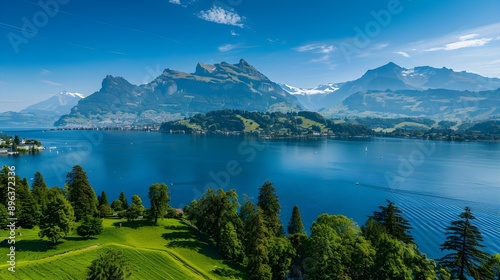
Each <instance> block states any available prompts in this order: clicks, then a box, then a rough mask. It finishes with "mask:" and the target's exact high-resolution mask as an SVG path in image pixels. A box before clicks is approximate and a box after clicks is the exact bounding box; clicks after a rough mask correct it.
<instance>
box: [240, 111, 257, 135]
mask: <svg viewBox="0 0 500 280" xmlns="http://www.w3.org/2000/svg"><path fill="white" fill-rule="evenodd" d="M236 116H237V117H238V118H240V119H241V120H242V121H243V124H244V125H245V130H243V131H244V132H256V131H259V130H260V126H259V124H258V123H256V122H255V121H253V120H251V119H246V118H244V117H242V116H241V115H236Z"/></svg>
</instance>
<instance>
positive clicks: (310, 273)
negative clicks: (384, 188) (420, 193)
mask: <svg viewBox="0 0 500 280" xmlns="http://www.w3.org/2000/svg"><path fill="white" fill-rule="evenodd" d="M238 210H239V211H238ZM280 211H281V206H280V203H279V198H278V196H277V194H276V189H275V188H274V186H273V184H272V183H271V182H265V183H264V184H263V185H262V187H260V189H259V196H258V199H257V204H254V203H253V202H252V201H249V200H248V199H247V198H246V197H245V198H244V203H243V205H240V204H239V203H238V195H237V193H236V191H235V190H228V191H225V190H223V189H218V190H215V189H208V190H207V191H206V192H205V193H204V194H203V196H202V197H201V198H200V199H199V200H194V201H192V202H191V204H190V205H188V206H187V207H186V208H185V214H186V218H187V220H188V222H189V223H191V224H192V225H193V226H194V227H196V228H197V229H198V230H199V231H200V232H201V233H204V234H206V235H207V236H209V237H210V238H213V240H214V243H215V246H216V248H217V250H218V251H219V253H220V254H221V255H222V256H223V257H224V258H226V259H229V260H234V261H237V262H241V263H243V264H244V265H246V267H247V269H248V279H255V280H262V279H273V280H274V279H276V280H278V279H290V278H292V279H318V280H319V279H321V280H323V279H339V280H340V279H352V280H354V279H360V280H361V279H363V280H370V279H377V280H378V279H422V280H424V279H425V280H427V279H441V280H446V279H459V280H464V279H469V278H468V277H472V278H474V279H492V280H493V279H494V280H499V279H500V254H495V255H492V256H490V255H488V254H487V253H485V252H484V251H482V248H483V247H484V246H483V245H482V244H481V242H482V236H481V233H480V231H479V229H478V228H477V227H476V226H474V225H473V221H474V219H475V217H474V216H473V215H472V213H471V210H470V209H469V208H468V207H466V208H465V210H464V212H463V213H461V214H460V216H459V217H460V219H459V220H456V221H453V222H451V225H450V226H449V227H447V228H446V237H445V242H444V243H443V244H442V245H441V250H442V251H445V252H447V254H446V255H445V256H444V257H443V258H442V259H440V260H438V262H436V261H434V260H431V259H429V258H427V256H426V255H425V254H423V253H421V252H420V251H419V249H418V247H417V244H415V242H414V240H413V238H412V236H411V234H410V230H411V226H410V223H409V222H408V221H407V220H406V219H405V218H403V215H402V210H401V209H400V208H399V207H397V206H396V205H395V204H394V203H393V202H391V201H389V200H388V201H387V205H384V206H380V207H379V209H378V210H377V211H374V212H373V214H372V215H371V216H369V217H368V220H367V221H366V223H365V224H364V225H363V226H362V227H359V226H358V225H357V224H356V223H355V222H354V221H353V220H351V219H349V218H347V217H345V216H343V215H329V214H321V215H319V216H318V218H317V220H316V221H314V222H313V224H312V227H311V230H310V235H309V236H308V235H307V234H306V232H305V229H304V225H303V223H302V218H301V215H300V210H299V208H298V206H294V207H293V209H292V215H291V218H290V221H289V222H288V225H287V227H286V231H287V232H285V227H284V226H283V224H282V222H281V219H280V216H279V215H280Z"/></svg>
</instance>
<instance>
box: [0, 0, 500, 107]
mask: <svg viewBox="0 0 500 280" xmlns="http://www.w3.org/2000/svg"><path fill="white" fill-rule="evenodd" d="M240 58H244V59H245V60H247V61H248V62H249V63H250V64H252V65H254V66H255V67H256V68H257V69H259V70H260V71H261V72H263V73H264V74H265V75H267V76H268V77H269V78H270V79H271V80H273V81H275V82H281V83H287V84H291V85H294V86H300V87H314V86H316V85H318V84H321V83H328V82H342V81H347V80H352V79H356V78H358V77H359V76H361V75H362V74H363V73H364V72H365V71H366V70H367V69H370V68H375V67H378V66H381V65H383V64H386V63H387V62H389V61H393V62H395V63H397V64H399V65H401V66H403V67H406V68H411V67H414V66H420V65H430V66H434V67H443V66H445V67H448V68H453V69H454V70H456V71H462V70H466V71H469V72H474V73H478V74H481V75H485V76H489V77H500V1H498V0H484V1H465V0H454V1H452V0H443V1H430V0H426V1H424V0H422V1H417V0H413V1H410V0H383V1H355V0H352V1H347V0H315V1H294V0H287V1H285V0H274V1H269V0H268V1H262V0H215V1H202V0H147V1H123V0H106V1H90V0H89V1H77V0H40V1H36V0H16V1H2V3H1V4H0V112H3V111H18V110H20V109H22V108H25V107H27V106H28V105H31V104H33V103H35V102H38V101H42V100H44V99H47V98H48V97H50V96H51V95H53V94H56V93H58V92H60V91H62V90H68V91H72V92H80V93H82V94H84V95H86V96H88V95H90V94H92V93H93V92H95V91H97V90H99V88H100V85H101V81H102V79H103V78H104V77H105V76H106V75H108V74H111V75H114V76H122V77H124V78H126V79H127V80H129V81H130V82H132V83H136V84H141V83H146V82H149V81H151V80H153V79H154V78H155V77H156V76H158V75H160V74H161V72H162V70H163V69H165V68H170V69H176V70H182V71H186V72H193V71H194V69H195V66H196V63H197V62H200V61H201V62H205V63H218V62H221V61H226V62H229V63H237V62H238V60H239V59H240Z"/></svg>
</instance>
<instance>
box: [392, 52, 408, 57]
mask: <svg viewBox="0 0 500 280" xmlns="http://www.w3.org/2000/svg"><path fill="white" fill-rule="evenodd" d="M394 53H395V54H399V55H402V56H404V57H410V55H409V54H408V53H407V52H394Z"/></svg>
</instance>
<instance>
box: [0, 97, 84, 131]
mask: <svg viewBox="0 0 500 280" xmlns="http://www.w3.org/2000/svg"><path fill="white" fill-rule="evenodd" d="M83 98H84V96H83V95H82V94H80V93H73V92H68V91H62V92H60V93H59V94H55V95H53V96H51V97H50V98H48V99H46V100H44V101H41V102H38V103H36V104H33V105H31V106H29V107H27V108H25V109H23V110H21V111H19V112H4V113H0V126H1V127H51V126H53V124H54V122H55V121H57V120H58V119H59V118H60V117H61V116H62V115H64V114H68V113H69V112H70V111H71V108H73V107H74V106H75V105H76V104H78V102H79V101H80V100H81V99H83Z"/></svg>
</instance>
